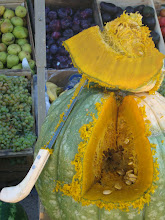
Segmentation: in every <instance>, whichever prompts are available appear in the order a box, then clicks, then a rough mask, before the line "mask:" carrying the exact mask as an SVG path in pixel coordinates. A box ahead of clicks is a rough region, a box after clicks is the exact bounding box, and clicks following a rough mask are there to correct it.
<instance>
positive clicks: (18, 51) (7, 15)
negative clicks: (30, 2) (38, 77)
mask: <svg viewBox="0 0 165 220" xmlns="http://www.w3.org/2000/svg"><path fill="white" fill-rule="evenodd" d="M26 14H27V10H26V8H25V7H23V6H17V7H16V9H15V11H13V10H12V9H7V8H5V7H4V6H0V17H1V18H0V31H1V34H2V38H1V41H2V43H0V69H5V68H8V69H22V60H23V58H27V60H28V62H29V65H30V68H31V69H32V72H33V71H34V68H35V62H34V60H32V59H31V53H32V48H31V45H30V44H29V41H28V29H27V27H26Z"/></svg>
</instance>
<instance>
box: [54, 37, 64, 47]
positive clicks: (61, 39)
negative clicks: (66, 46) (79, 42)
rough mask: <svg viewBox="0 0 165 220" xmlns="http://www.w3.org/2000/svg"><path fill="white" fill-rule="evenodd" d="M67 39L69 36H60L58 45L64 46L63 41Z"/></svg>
mask: <svg viewBox="0 0 165 220" xmlns="http://www.w3.org/2000/svg"><path fill="white" fill-rule="evenodd" d="M65 40H67V38H66V37H60V38H59V39H58V40H57V42H56V43H57V45H58V46H62V43H63V41H65Z"/></svg>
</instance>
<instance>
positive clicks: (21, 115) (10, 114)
mask: <svg viewBox="0 0 165 220" xmlns="http://www.w3.org/2000/svg"><path fill="white" fill-rule="evenodd" d="M29 88H30V86H29V82H28V80H27V79H26V78H24V77H7V76H5V75H0V106H1V108H0V150H1V149H13V150H14V151H19V150H23V149H25V148H29V147H32V146H33V143H34V142H35V140H36V136H35V134H34V133H33V131H32V129H33V126H34V118H33V116H32V115H31V106H32V98H31V95H30V92H29Z"/></svg>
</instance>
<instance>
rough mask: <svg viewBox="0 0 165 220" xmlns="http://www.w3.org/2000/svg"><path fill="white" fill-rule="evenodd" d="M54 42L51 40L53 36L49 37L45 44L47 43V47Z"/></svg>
mask: <svg viewBox="0 0 165 220" xmlns="http://www.w3.org/2000/svg"><path fill="white" fill-rule="evenodd" d="M54 43H55V42H54V40H53V38H49V40H48V41H47V43H46V45H47V47H48V48H49V47H50V46H51V45H52V44H54Z"/></svg>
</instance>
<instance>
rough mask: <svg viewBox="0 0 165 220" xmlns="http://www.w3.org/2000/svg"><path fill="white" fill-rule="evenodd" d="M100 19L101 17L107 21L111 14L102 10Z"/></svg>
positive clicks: (110, 18) (109, 19)
mask: <svg viewBox="0 0 165 220" xmlns="http://www.w3.org/2000/svg"><path fill="white" fill-rule="evenodd" d="M102 19H103V22H108V21H111V20H112V16H111V15H110V14H109V13H107V12H104V13H103V14H102Z"/></svg>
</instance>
